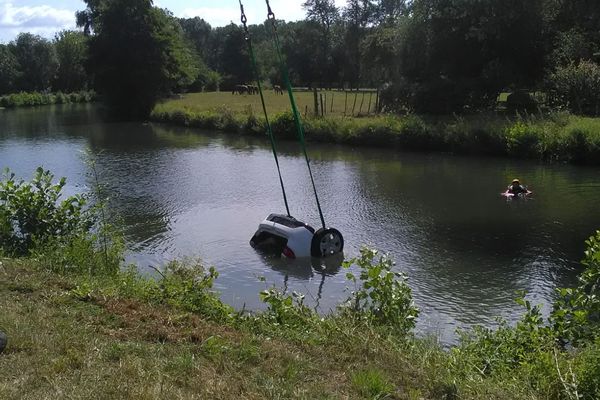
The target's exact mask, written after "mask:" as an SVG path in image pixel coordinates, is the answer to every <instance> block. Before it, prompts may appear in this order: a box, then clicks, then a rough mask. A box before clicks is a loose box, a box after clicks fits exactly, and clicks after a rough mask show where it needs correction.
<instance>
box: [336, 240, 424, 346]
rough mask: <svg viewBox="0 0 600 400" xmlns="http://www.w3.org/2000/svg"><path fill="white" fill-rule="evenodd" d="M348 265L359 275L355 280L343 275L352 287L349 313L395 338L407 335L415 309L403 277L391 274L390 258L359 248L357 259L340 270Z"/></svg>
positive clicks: (415, 312)
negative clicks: (381, 328)
mask: <svg viewBox="0 0 600 400" xmlns="http://www.w3.org/2000/svg"><path fill="white" fill-rule="evenodd" d="M352 265H357V266H358V267H359V268H360V274H359V276H358V277H356V276H355V275H354V274H353V273H351V272H349V273H348V274H347V275H346V277H347V278H348V279H349V280H350V281H352V282H354V284H355V290H354V291H353V292H352V298H351V299H349V305H350V310H352V311H353V312H354V313H355V315H357V316H359V317H361V318H365V319H366V320H367V321H369V322H371V323H374V324H376V325H379V326H384V327H387V328H389V329H391V330H392V331H393V332H395V333H397V334H398V335H399V336H404V335H407V334H409V333H410V332H411V331H412V329H413V328H414V327H415V321H416V318H417V317H418V315H419V310H418V309H417V308H416V307H415V305H414V303H413V299H412V291H411V289H410V287H409V286H408V284H407V283H406V281H407V278H406V276H405V275H404V274H403V273H400V272H393V271H392V267H393V266H394V262H393V261H392V259H391V258H390V257H389V256H387V255H378V252H377V251H376V250H373V249H369V248H363V249H361V251H360V257H358V258H354V259H351V260H349V261H346V262H344V268H350V267H351V266H352Z"/></svg>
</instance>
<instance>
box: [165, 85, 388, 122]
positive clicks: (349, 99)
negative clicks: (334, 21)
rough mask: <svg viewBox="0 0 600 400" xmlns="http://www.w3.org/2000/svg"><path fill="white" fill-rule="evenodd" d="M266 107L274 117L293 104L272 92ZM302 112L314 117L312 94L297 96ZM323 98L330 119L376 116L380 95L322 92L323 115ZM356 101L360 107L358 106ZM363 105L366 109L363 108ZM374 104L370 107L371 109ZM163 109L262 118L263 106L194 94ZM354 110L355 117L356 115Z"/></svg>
mask: <svg viewBox="0 0 600 400" xmlns="http://www.w3.org/2000/svg"><path fill="white" fill-rule="evenodd" d="M264 95H265V103H266V105H267V110H268V111H269V113H270V114H277V113H282V112H286V111H289V109H290V103H289V98H288V95H287V92H284V95H281V94H276V93H275V92H273V91H272V90H266V91H265V92H264ZM294 95H295V98H296V102H297V106H298V110H299V111H300V112H301V113H302V115H303V116H304V115H306V116H313V115H314V108H315V107H314V95H313V93H312V92H307V91H298V92H295V93H294ZM321 96H323V113H324V114H325V115H330V116H338V117H339V116H344V115H346V116H351V115H355V116H357V115H363V116H365V115H373V114H374V113H375V103H376V101H377V92H375V91H366V90H365V91H360V92H343V91H321V92H319V113H320V112H321V106H320V104H321V100H320V98H321ZM355 98H356V104H355V103H354V101H355ZM361 104H362V108H361ZM369 104H370V106H369ZM160 107H164V109H165V110H177V109H187V110H190V111H195V112H202V111H211V110H212V111H215V110H219V109H222V108H227V109H229V110H231V111H233V112H235V113H247V112H249V110H252V112H253V113H255V114H257V115H262V114H263V111H262V105H261V102H260V96H259V95H248V94H244V95H239V94H235V95H232V94H231V93H229V92H209V93H190V94H186V95H184V96H183V98H182V99H176V100H170V101H168V102H166V103H164V104H162V105H161V106H160ZM353 110H354V113H352V111H353Z"/></svg>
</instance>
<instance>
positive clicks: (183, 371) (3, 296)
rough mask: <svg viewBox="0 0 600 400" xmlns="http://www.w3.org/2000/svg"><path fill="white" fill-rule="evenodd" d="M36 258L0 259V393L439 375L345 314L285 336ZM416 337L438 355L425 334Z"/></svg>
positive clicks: (307, 388)
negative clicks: (312, 330) (119, 290)
mask: <svg viewBox="0 0 600 400" xmlns="http://www.w3.org/2000/svg"><path fill="white" fill-rule="evenodd" d="M39 264H40V262H39V261H37V260H31V259H1V258H0V276H2V279H0V330H1V331H5V332H6V334H7V336H8V346H7V348H6V350H5V351H4V353H3V354H0V370H2V371H3V373H2V374H0V397H2V398H3V399H17V398H22V397H23V396H24V397H30V398H55V397H56V396H59V394H60V396H59V397H63V396H64V397H69V398H89V397H88V395H90V394H91V393H93V394H94V397H98V398H115V397H114V396H117V394H118V396H117V397H118V398H132V397H135V398H170V397H171V396H175V395H176V396H177V397H180V398H192V397H194V396H200V397H201V398H222V399H233V398H240V397H241V398H248V399H263V398H324V399H325V398H352V399H354V398H374V397H373V395H379V394H385V395H386V398H393V399H413V398H415V399H416V398H421V396H422V394H423V393H430V392H431V391H432V390H434V391H439V390H440V389H439V388H444V387H446V386H447V385H448V384H447V383H444V382H443V379H444V378H442V377H441V376H440V375H437V376H436V375H435V374H434V375H430V373H431V371H423V370H422V366H417V364H416V363H415V360H413V359H412V358H413V357H415V356H416V354H413V355H411V353H410V352H406V351H405V349H407V348H408V347H406V346H404V345H401V344H400V343H399V342H395V341H393V340H391V339H389V338H386V337H384V336H381V335H379V334H377V333H376V332H374V331H372V330H370V329H366V328H365V329H364V330H361V331H357V325H356V324H350V325H348V324H345V323H344V321H343V319H340V320H337V321H335V320H333V319H332V320H331V327H334V326H335V327H336V328H335V329H337V330H338V332H337V333H338V334H339V335H340V337H339V338H336V337H333V336H332V337H330V338H329V339H328V338H326V337H324V336H323V337H318V338H315V337H312V336H313V335H310V334H307V336H308V337H307V338H302V332H301V330H299V331H298V332H296V335H295V336H292V337H290V338H286V337H285V335H284V332H285V328H283V327H279V326H278V325H279V324H278V323H277V322H276V321H272V322H267V321H266V320H263V321H261V322H249V323H248V324H244V323H240V322H239V321H238V322H236V323H233V322H231V321H229V322H226V321H219V320H211V319H210V318H208V319H207V318H204V317H202V316H200V315H199V314H198V313H192V312H187V311H185V310H183V309H182V308H181V307H178V306H177V305H175V304H173V305H168V304H153V303H151V302H148V301H147V300H146V299H144V297H143V295H141V292H140V293H139V294H137V295H130V296H127V297H123V296H122V295H119V294H116V293H114V292H113V290H114V286H115V285H121V284H123V283H122V282H121V283H115V282H114V281H115V280H125V279H128V278H127V277H126V274H121V275H118V276H117V277H116V278H114V279H112V278H107V277H103V278H89V277H84V276H82V275H68V276H67V275H64V274H58V273H53V272H49V271H47V270H45V269H43V267H40V265H39ZM129 283H130V284H131V282H129ZM138 284H139V282H137V283H134V284H132V287H133V286H136V285H138ZM138 289H139V288H138ZM138 289H136V290H138ZM266 323H268V325H269V326H261V325H262V324H266ZM349 326H353V328H352V329H347V328H348V327H349ZM296 329H297V328H296ZM330 329H334V328H330ZM417 343H418V344H419V346H423V347H424V346H425V343H426V342H425V341H419V342H415V346H416V344H417ZM413 347H414V346H413ZM426 347H427V348H428V350H427V351H428V352H432V353H435V354H437V357H440V356H441V355H442V354H443V352H442V350H441V348H440V347H439V346H438V345H437V344H436V343H434V342H433V341H432V342H431V343H430V344H429V343H428V344H427V345H426ZM414 348H415V349H416V347H414ZM424 348H425V347H424ZM413 352H414V351H413ZM325 372H326V373H325ZM497 390H498V391H499V392H501V393H503V392H504V391H503V390H502V389H501V388H498V389H497ZM496 398H498V399H499V398H502V397H501V396H497V397H496Z"/></svg>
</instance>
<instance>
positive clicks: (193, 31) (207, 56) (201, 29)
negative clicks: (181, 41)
mask: <svg viewBox="0 0 600 400" xmlns="http://www.w3.org/2000/svg"><path fill="white" fill-rule="evenodd" d="M179 24H180V25H181V28H182V29H183V33H184V34H185V37H186V39H187V40H188V41H189V42H190V44H191V45H192V46H193V48H194V49H195V50H196V53H198V56H200V58H201V59H202V60H203V61H204V62H205V63H206V64H207V65H208V66H209V67H211V68H214V65H215V61H216V60H215V57H214V54H213V52H212V51H211V50H212V49H211V46H210V43H211V36H212V34H213V29H212V27H211V26H210V24H209V23H208V22H206V21H205V20H203V19H202V18H199V17H195V18H181V19H179Z"/></svg>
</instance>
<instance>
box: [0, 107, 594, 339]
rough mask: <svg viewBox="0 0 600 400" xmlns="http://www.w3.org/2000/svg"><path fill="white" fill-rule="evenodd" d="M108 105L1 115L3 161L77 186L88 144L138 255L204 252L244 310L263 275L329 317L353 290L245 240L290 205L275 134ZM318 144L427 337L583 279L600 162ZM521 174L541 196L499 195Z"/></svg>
mask: <svg viewBox="0 0 600 400" xmlns="http://www.w3.org/2000/svg"><path fill="white" fill-rule="evenodd" d="M102 114H103V113H102V112H101V111H100V110H99V108H98V107H96V106H92V105H86V106H52V107H40V108H32V109H20V110H0V168H4V167H10V168H11V169H12V170H13V171H14V172H16V173H17V174H18V175H19V176H21V177H23V178H29V177H31V176H32V173H33V171H34V170H35V168H36V167H38V166H43V167H44V168H47V169H50V170H52V171H53V172H54V173H55V175H56V176H66V177H67V178H68V187H67V191H68V192H69V193H77V192H82V191H86V190H89V188H90V185H91V180H90V167H89V163H88V162H87V161H86V157H88V156H86V155H85V154H86V152H91V154H93V155H94V157H95V158H96V160H97V161H96V163H97V170H98V172H99V175H100V179H101V181H102V183H103V184H104V185H106V187H107V191H108V193H109V194H110V211H111V213H112V214H113V215H118V216H119V218H120V219H121V221H122V222H123V224H124V228H125V233H126V239H127V244H128V253H127V260H128V261H129V262H132V263H136V264H137V265H138V266H139V268H140V269H141V270H142V271H145V272H147V273H150V271H151V269H150V268H148V267H149V266H155V267H160V266H161V265H164V263H165V262H167V261H168V260H171V259H174V258H195V257H199V258H201V259H202V260H203V261H204V264H205V265H214V266H215V267H216V268H217V269H218V271H219V272H220V277H219V279H218V283H217V289H218V290H219V292H220V293H221V296H222V298H223V300H224V301H226V302H228V303H230V304H232V305H233V306H235V307H237V308H242V307H245V308H246V309H260V308H261V307H263V306H262V304H261V303H260V300H259V298H258V293H259V291H260V290H262V289H264V288H265V285H269V286H270V285H276V286H278V287H280V288H283V289H285V290H287V291H289V292H291V291H294V290H295V291H298V292H302V293H305V294H306V295H307V300H308V301H309V303H310V304H311V305H313V306H316V307H318V309H319V310H320V311H321V312H328V311H330V310H332V309H335V307H336V305H338V304H340V303H341V302H343V301H344V300H345V299H346V298H347V297H348V296H349V287H350V286H351V285H350V283H349V282H347V281H346V273H345V272H344V271H341V270H340V268H339V265H337V264H335V263H333V264H331V265H325V266H323V265H319V264H318V263H316V264H314V265H313V263H311V262H287V261H285V260H281V259H275V258H273V257H269V256H266V255H263V254H259V253H257V252H256V251H255V250H253V249H252V248H251V247H250V246H249V244H248V241H249V239H250V237H251V236H252V235H253V233H254V231H255V229H256V227H257V225H258V223H259V222H260V221H261V220H262V219H263V218H264V217H266V216H267V215H268V214H269V213H272V212H284V205H283V201H282V198H281V193H280V188H279V186H278V180H277V175H276V170H275V166H274V162H273V158H272V154H271V150H270V148H269V146H268V142H267V139H266V138H247V137H238V136H235V135H224V134H219V133H215V132H200V131H198V130H192V129H184V128H175V127H168V126H162V125H155V124H142V123H118V122H111V121H110V120H108V119H106V118H105V117H104V116H103V115H102ZM279 147H280V153H281V165H282V170H283V177H284V180H285V182H286V183H287V188H288V197H289V200H290V206H291V210H292V214H293V215H294V216H296V217H297V218H299V219H302V220H304V221H306V222H308V223H311V224H313V225H314V226H318V225H319V223H318V222H319V217H318V213H317V210H316V205H315V201H314V198H313V197H312V191H311V186H310V181H309V178H308V174H307V170H306V166H305V163H304V159H303V157H302V156H301V153H300V149H299V146H298V145H297V143H294V142H281V143H280V144H279ZM309 153H310V156H311V158H312V160H313V168H314V173H315V179H316V182H317V185H318V190H319V192H320V196H321V202H322V205H323V209H324V213H325V218H326V220H327V222H328V225H330V226H333V227H336V228H337V229H339V230H340V231H341V232H342V233H343V234H344V236H345V239H346V251H345V253H346V256H355V255H356V254H357V253H358V251H359V249H360V247H361V246H363V245H371V246H374V247H376V248H378V249H379V250H381V251H383V252H389V253H390V254H391V255H392V256H393V258H394V259H395V261H396V266H395V268H397V270H398V271H403V272H405V273H406V274H407V275H408V276H409V278H410V281H409V282H410V286H411V287H412V289H413V294H414V298H415V301H416V303H417V305H418V306H419V308H420V309H421V312H422V313H421V316H420V318H419V322H418V331H419V332H420V333H423V334H434V335H438V336H439V337H440V338H441V340H442V341H443V342H445V343H450V342H453V341H454V340H455V338H456V335H455V330H456V329H457V328H465V327H469V326H472V325H476V324H482V325H487V326H491V325H494V323H495V318H496V317H503V318H506V319H508V320H510V321H514V320H515V319H516V318H518V316H519V315H520V313H521V310H520V309H519V307H518V306H517V305H516V304H515V303H514V299H515V298H516V297H517V292H518V291H526V292H527V293H528V298H530V299H532V300H533V301H534V302H537V303H542V304H544V305H545V309H546V310H547V309H548V304H550V302H551V301H552V298H553V296H554V289H555V288H556V287H562V286H569V285H573V284H574V283H575V282H576V275H577V274H578V273H579V272H580V271H581V266H580V264H579V260H580V259H581V258H582V256H583V251H584V241H585V239H586V238H588V237H589V236H590V235H591V234H592V233H593V232H594V231H595V230H596V229H598V228H600V180H599V177H600V174H599V172H600V169H598V168H592V167H587V168H583V167H575V166H568V165H545V164H540V163H537V162H531V161H518V160H507V159H499V158H476V157H468V158H467V157H459V156H453V155H445V154H424V153H402V152H398V151H392V150H387V149H374V148H366V147H350V146H336V145H324V144H311V145H310V146H309ZM514 177H519V178H521V180H522V181H523V182H524V183H526V184H528V185H529V187H530V189H531V190H532V191H533V192H534V195H533V196H532V198H531V199H530V200H527V201H513V202H510V201H506V199H504V198H502V197H501V196H500V192H501V191H503V189H504V188H505V187H506V185H507V184H508V183H509V182H510V181H511V180H512V179H513V178H514ZM261 278H264V280H266V282H263V281H262V279H261Z"/></svg>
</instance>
